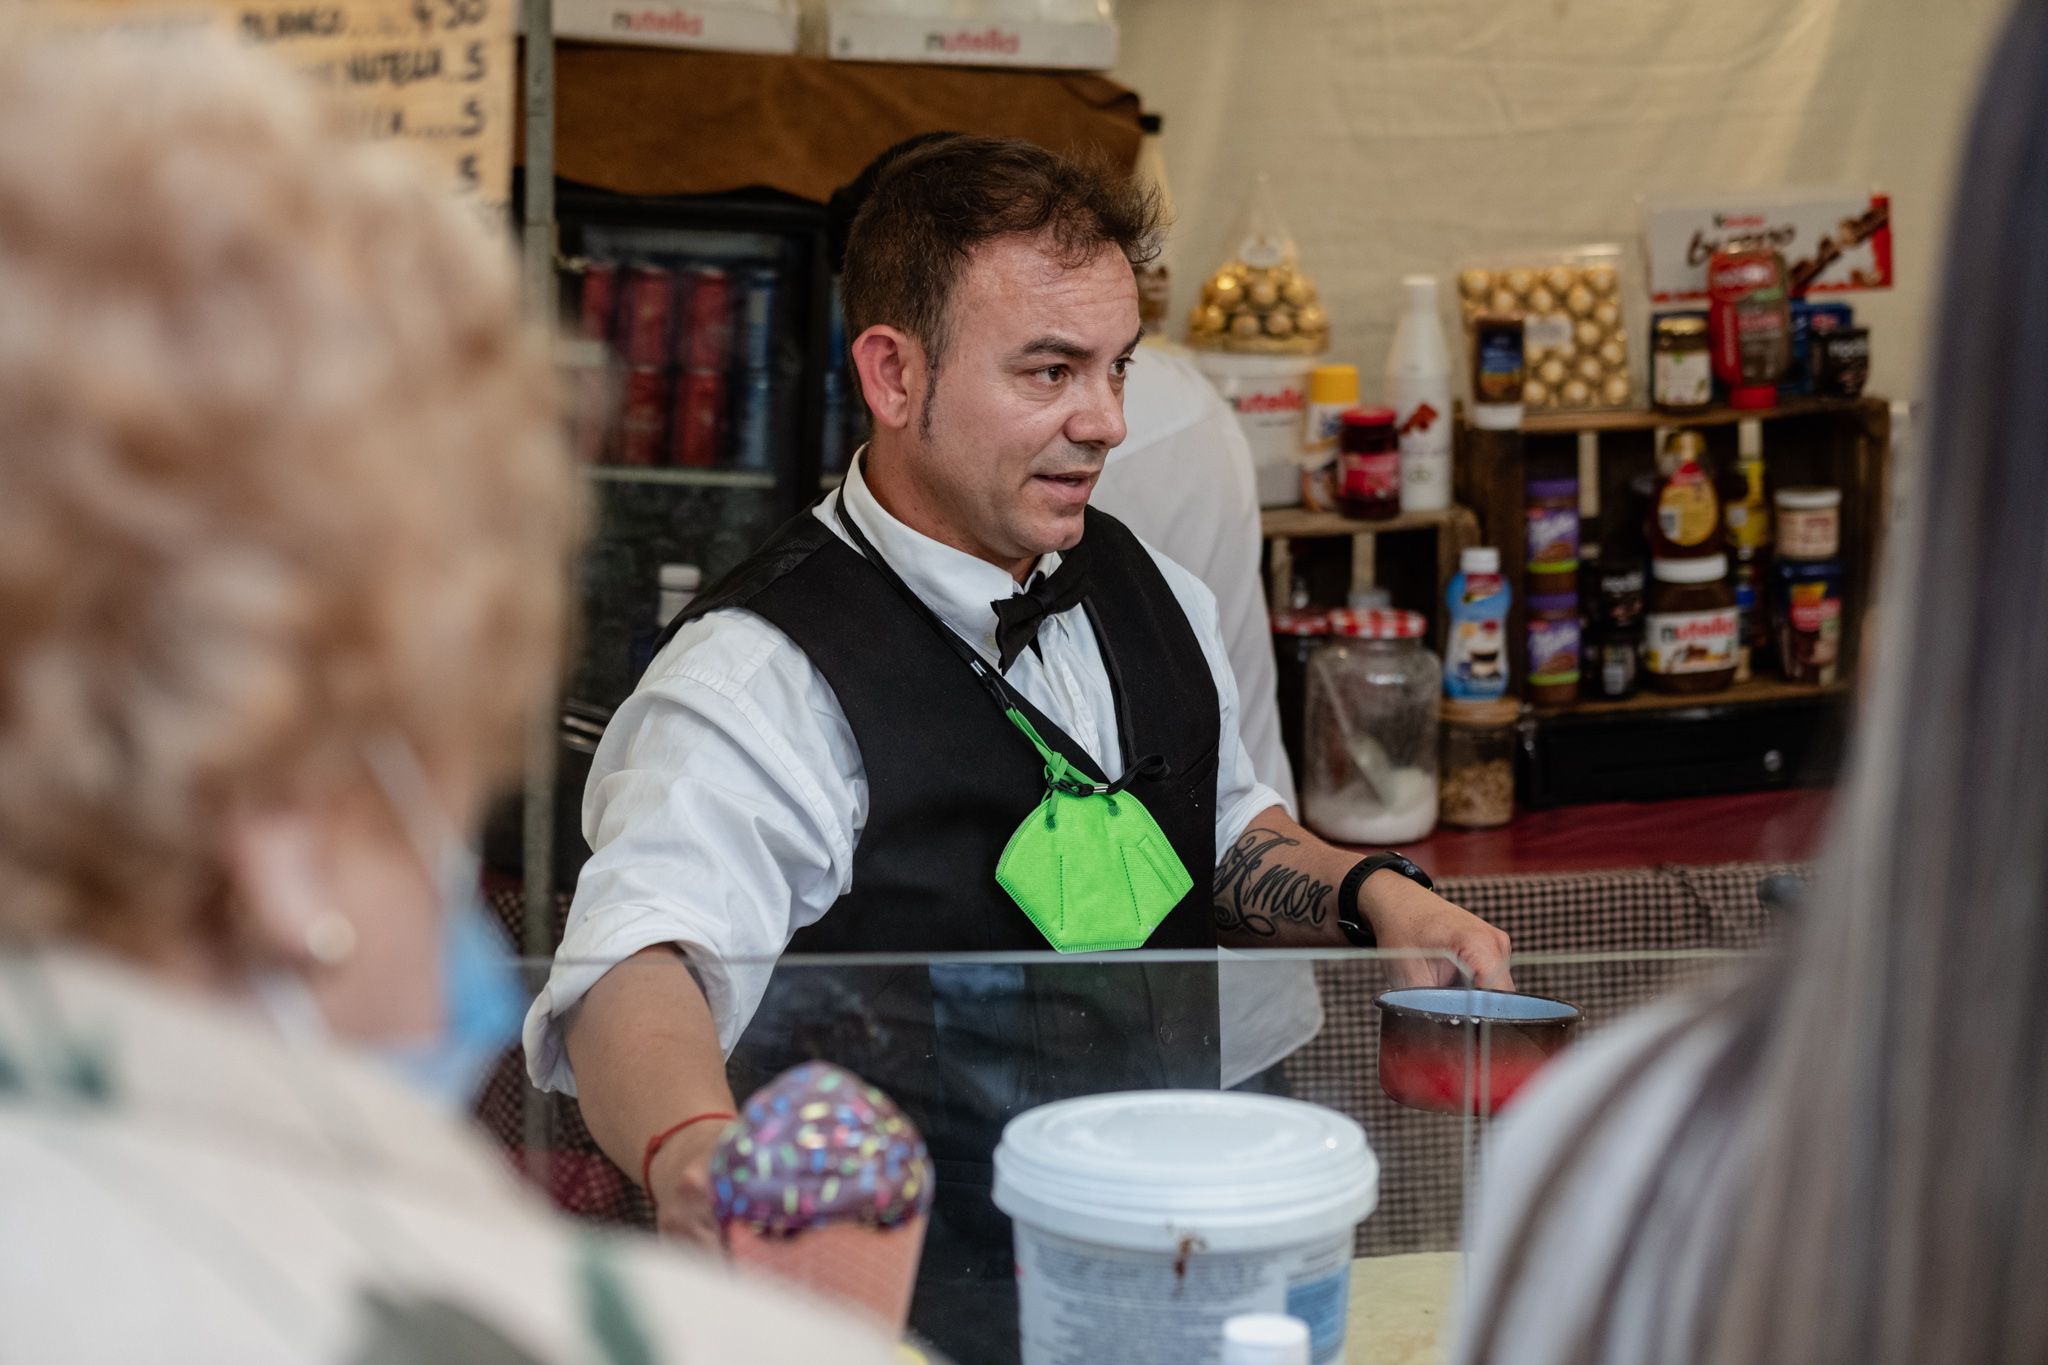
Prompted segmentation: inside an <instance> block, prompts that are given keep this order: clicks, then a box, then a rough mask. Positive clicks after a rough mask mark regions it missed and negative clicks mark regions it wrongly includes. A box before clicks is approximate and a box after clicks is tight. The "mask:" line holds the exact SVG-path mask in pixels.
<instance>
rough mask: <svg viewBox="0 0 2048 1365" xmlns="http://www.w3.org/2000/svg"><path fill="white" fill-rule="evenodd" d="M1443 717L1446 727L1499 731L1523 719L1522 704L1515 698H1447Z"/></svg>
mask: <svg viewBox="0 0 2048 1365" xmlns="http://www.w3.org/2000/svg"><path fill="white" fill-rule="evenodd" d="M1442 716H1443V721H1444V723H1445V724H1446V725H1459V726H1463V727H1465V728H1466V729H1468V730H1498V729H1500V728H1502V727H1503V726H1508V725H1513V724H1514V723H1515V722H1516V721H1518V720H1520V719H1521V718H1522V703H1520V702H1518V701H1516V700H1515V699H1514V698H1513V697H1500V698H1498V699H1496V700H1494V701H1471V700H1467V699H1465V698H1463V697H1446V698H1445V699H1444V702H1443V707H1442Z"/></svg>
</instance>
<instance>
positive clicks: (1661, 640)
mask: <svg viewBox="0 0 2048 1365" xmlns="http://www.w3.org/2000/svg"><path fill="white" fill-rule="evenodd" d="M1739 632H1740V623H1739V621H1738V619H1737V615H1736V611H1735V608H1733V607H1722V608H1719V609H1716V610H1714V611H1679V612H1667V613H1659V612H1652V613H1651V614H1650V615H1649V616H1648V617H1646V618H1645V620H1644V632H1643V666H1644V667H1645V668H1647V669H1649V670H1650V672H1652V673H1662V674H1673V673H1718V672H1720V671H1721V670H1723V669H1728V668H1733V667H1735V641H1736V638H1737V636H1738V634H1739Z"/></svg>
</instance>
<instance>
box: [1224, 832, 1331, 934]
mask: <svg viewBox="0 0 2048 1365" xmlns="http://www.w3.org/2000/svg"><path fill="white" fill-rule="evenodd" d="M1300 845H1301V840H1299V839H1291V838H1289V837H1288V836H1287V835H1285V834H1282V833H1281V832H1280V831H1278V830H1273V829H1267V828H1265V827H1264V826H1255V827H1253V828H1252V829H1248V830H1246V831H1245V832H1244V836H1243V837H1242V838H1240V839H1239V840H1238V841H1237V842H1236V843H1235V844H1233V845H1231V848H1230V851H1229V852H1228V853H1226V854H1224V855H1223V861H1222V863H1221V864H1220V865H1218V867H1217V868H1216V927H1217V928H1218V929H1220V930H1222V931H1223V932H1225V933H1229V932H1231V931H1232V930H1237V929H1242V930H1244V931H1245V932H1246V933H1248V934H1256V935H1258V936H1259V937H1260V938H1271V937H1273V936H1274V935H1275V934H1277V933H1279V932H1280V922H1281V921H1290V922H1293V923H1296V924H1308V925H1315V926H1320V925H1321V924H1322V922H1323V920H1324V919H1325V918H1326V917H1327V916H1328V914H1329V905H1328V903H1329V899H1330V893H1331V892H1332V891H1334V890H1336V887H1335V885H1334V884H1333V883H1330V882H1325V881H1318V880H1317V879H1316V878H1315V877H1313V876H1311V875H1310V874H1309V873H1306V872H1303V871H1301V870H1300V869H1299V868H1293V867H1289V866H1287V865H1286V864H1285V863H1283V862H1281V861H1279V858H1280V857H1284V856H1285V854H1284V852H1282V851H1283V850H1286V849H1290V848H1298V847H1300ZM1268 854H1278V856H1276V857H1275V859H1274V861H1273V863H1272V864H1271V865H1270V866H1269V865H1268V864H1267V862H1266V857H1267V855H1268Z"/></svg>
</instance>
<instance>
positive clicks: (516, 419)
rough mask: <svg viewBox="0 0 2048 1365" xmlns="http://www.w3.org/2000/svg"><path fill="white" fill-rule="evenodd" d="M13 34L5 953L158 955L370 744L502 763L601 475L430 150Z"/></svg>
mask: <svg viewBox="0 0 2048 1365" xmlns="http://www.w3.org/2000/svg"><path fill="white" fill-rule="evenodd" d="M0 47H4V48H6V49H7V50H5V51H0V935H5V936H9V937H26V936H48V935H53V934H59V935H79V936H87V937H93V938H97V939H103V940H112V941H119V942H124V943H130V944H137V945H147V944H151V943H156V942H161V941H163V940H164V939H166V938H168V937H170V936H172V935H175V934H177V933H179V932H180V931H181V930H183V929H185V928H187V927H188V926H189V924H190V922H191V920H192V918H193V917H194V916H195V915H198V914H200V913H202V912H204V911H206V910H207V909H208V908H209V907H211V906H214V905H217V904H218V900H219V894H218V893H219V890H220V888H221V885H222V883H221V876H220V871H219V867H218V861H217V859H218V849H219V846H220V843H221V835H222V822H223V819H224V817H225V816H226V815H227V813H228V812H230V811H232V810H234V809H237V808H241V807H250V806H253V807H261V806H263V805H265V804H268V803H272V802H285V801H308V802H321V801H327V800H335V799H339V798H342V797H344V796H347V795H349V794H351V793H357V792H360V791H361V790H362V782H363V778H364V774H363V770H362V766H361V760H360V757H359V755H360V752H361V746H362V743H363V741H364V740H365V739H366V738H367V737H369V736H370V735H372V734H378V733H384V732H388V731H396V732H398V733H400V734H402V735H404V736H406V737H408V738H410V739H411V740H412V742H413V743H414V744H415V745H416V746H417V747H418V748H419V749H420V750H421V752H422V753H423V754H424V755H425V756H426V757H427V760H428V762H429V763H430V765H433V764H449V765H452V766H453V767H454V768H456V769H459V770H461V771H465V772H468V771H476V770H481V772H482V774H483V775H484V776H485V777H487V778H490V779H494V780H502V779H503V778H504V777H505V776H507V775H508V774H509V772H510V771H511V768H512V764H513V763H514V762H515V760H516V756H517V753H518V737H519V734H520V732H521V729H522V725H523V722H524V721H525V719H526V718H527V717H528V716H529V715H530V714H531V711H532V708H533V707H534V706H535V705H536V704H537V703H539V702H540V700H541V699H542V698H543V697H544V696H546V695H548V693H549V689H550V685H551V683H552V681H553V677H554V673H555V670H556V668H557V665H558V659H559V654H560V646H561V639H562V635H563V628H564V619H565V612H566V603H567V595H568V584H569V570H570V564H571V558H572V556H573V554H574V551H575V548H576V543H577V539H578V533H579V527H580V524H581V518H580V503H579V492H580V490H579V488H578V486H577V484H576V481H575V476H574V471H573V469H572V468H571V467H570V465H569V464H568V462H567V460H566V458H565V456H564V453H563V451H562V449H561V448H560V445H559V442H558V437H557V432H556V410H555V403H554V385H553V381H552V377H551V374H550V372H549V369H548V366H547V363H546V359H545V356H544V355H543V354H542V352H541V350H540V348H539V347H538V346H537V345H536V344H535V342H534V341H533V340H532V339H531V338H530V337H529V336H528V335H526V333H525V332H524V331H523V330H522V326H521V319H520V315H519V303H518V297H517V286H516V278H515V274H514V271H513V268H512V261H511V253H510V251H509V250H508V248H507V246H506V244H505V243H504V242H503V241H502V240H496V239H494V238H493V237H492V235H491V234H490V233H488V232H487V231H485V230H484V229H483V228H482V226H481V225H480V224H479V223H478V222H477V221H476V220H475V218H474V215H473V212H472V211H470V210H465V209H463V208H461V207H460V206H458V205H456V204H455V203H453V202H452V201H451V200H450V197H449V196H448V194H447V192H446V191H445V190H443V189H442V188H441V187H439V186H437V185H435V184H434V183H432V182H431V181H430V180H429V179H428V178H427V177H426V176H425V175H424V174H423V173H422V172H421V170H420V169H419V168H417V167H416V166H415V165H414V164H413V162H412V161H411V160H409V159H408V156H407V154H405V153H403V152H401V151H398V150H395V149H391V148H380V147H375V146H369V145H365V144H363V143H361V142H359V141H357V140H355V139H354V138H353V137H352V136H351V135H350V134H349V133H348V132H347V130H346V125H345V123H344V120H343V118H342V117H341V115H340V114H339V112H338V111H336V110H334V109H331V108H330V107H328V106H327V105H325V104H324V103H322V102H321V101H320V100H318V99H316V98H315V97H314V96H313V94H312V93H311V92H310V91H308V90H306V89H302V88H301V86H300V83H299V82H298V80H297V79H296V78H295V77H292V76H290V75H288V74H286V73H283V72H280V71H276V70H273V69H272V68H270V67H269V66H268V65H267V64H265V63H264V62H263V61H261V60H260V59H258V58H256V57H254V56H250V55H245V54H242V53H240V52H238V51H235V50H234V49H232V48H231V47H230V46H229V45H228V44H226V43H225V42H224V41H219V40H211V39H191V38H181V39H178V40H176V41H175V42H174V43H171V44H169V45H166V44H161V43H158V44H151V45H149V46H147V47H146V48H144V47H142V46H140V45H136V44H130V43H121V42H112V41H108V40H86V39H77V38H61V37H44V38H29V37H28V36H27V35H25V34H23V33H21V32H16V33H14V34H13V35H11V36H10V37H8V38H7V39H6V40H5V41H4V43H0Z"/></svg>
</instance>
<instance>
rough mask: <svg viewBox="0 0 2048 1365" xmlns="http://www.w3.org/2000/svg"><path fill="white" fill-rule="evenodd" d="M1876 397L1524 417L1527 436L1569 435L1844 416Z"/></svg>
mask: <svg viewBox="0 0 2048 1365" xmlns="http://www.w3.org/2000/svg"><path fill="white" fill-rule="evenodd" d="M1872 401H1875V400H1871V399H1863V398H1800V397H1798V396H1796V395H1793V396H1788V397H1786V398H1785V399H1784V400H1783V401H1782V402H1780V403H1779V404H1778V405H1777V406H1776V407H1770V408H1731V407H1727V406H1725V405H1721V404H1716V405H1715V406H1713V407H1710V408H1703V409H1701V410H1700V411H1698V412H1663V411H1660V410H1658V409H1656V408H1619V409H1615V410H1613V411H1610V412H1557V413H1537V414H1534V415H1532V416H1530V417H1527V418H1524V419H1523V422H1522V434H1523V435H1525V436H1568V435H1576V434H1577V433H1579V432H1581V431H1655V430H1657V429H1658V428H1659V427H1725V426H1733V425H1734V424H1735V423H1737V422H1741V421H1746V420H1748V419H1750V418H1755V419H1757V420H1759V421H1764V422H1776V421H1782V420H1783V419H1785V418H1788V417H1815V416H1842V415H1844V414H1847V413H1853V412H1856V411H1858V410H1859V409H1861V408H1862V407H1863V406H1864V404H1865V403H1867V402H1872Z"/></svg>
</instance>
